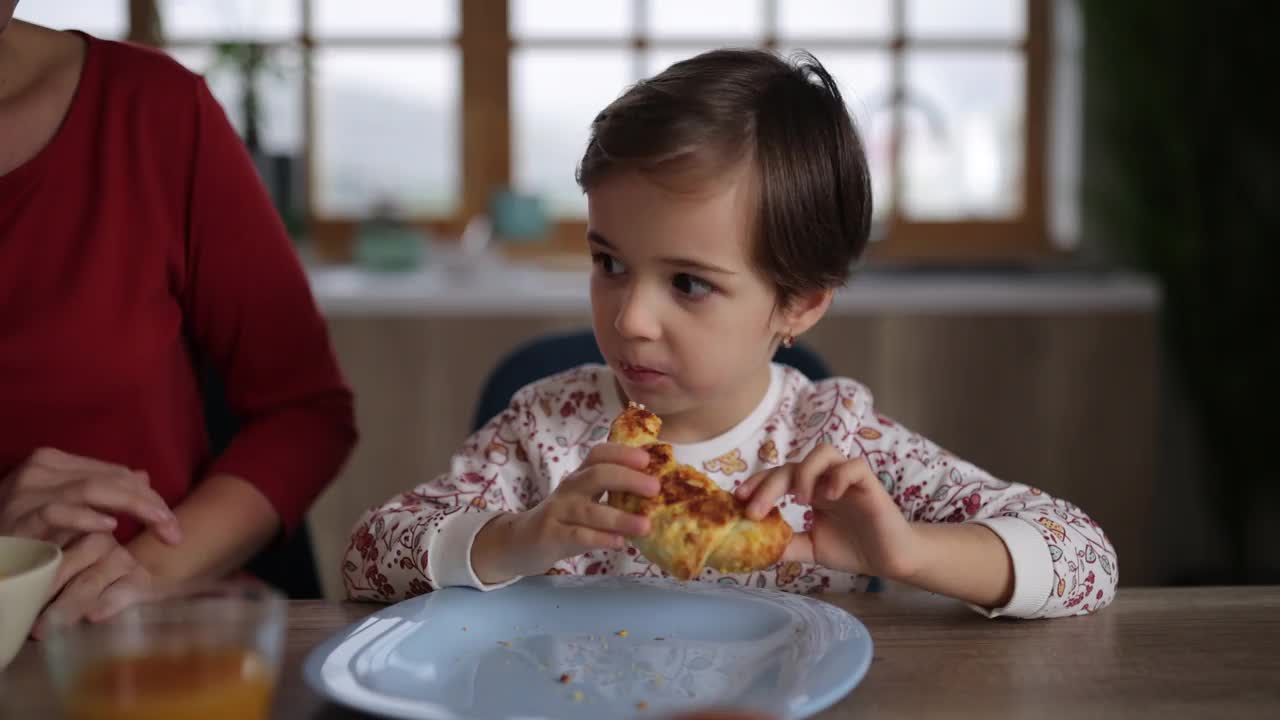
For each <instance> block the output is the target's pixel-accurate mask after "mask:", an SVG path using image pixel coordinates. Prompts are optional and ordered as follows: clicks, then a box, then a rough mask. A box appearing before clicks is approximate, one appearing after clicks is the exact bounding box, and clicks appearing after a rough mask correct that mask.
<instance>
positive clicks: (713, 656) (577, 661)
mask: <svg viewBox="0 0 1280 720" xmlns="http://www.w3.org/2000/svg"><path fill="white" fill-rule="evenodd" d="M624 631H625V634H624ZM871 655H872V643H871V637H870V635H869V634H868V633H867V629H866V627H864V626H863V625H862V623H860V622H858V621H857V620H856V619H855V618H854V617H853V616H852V615H850V614H848V613H847V612H845V611H843V610H841V609H839V608H837V607H835V606H833V605H830V604H828V603H824V602H821V601H818V600H814V599H812V598H807V597H802V596H798V595H792V594H788V593H782V592H777V591H771V590H758V589H751V588H743V587H739V586H737V585H718V584H710V583H701V582H691V583H679V582H676V581H673V580H666V579H661V580H659V579H634V578H617V577H607V576H593V577H567V576H559V577H535V578H527V579H525V580H522V581H520V582H518V583H515V584H514V585H511V586H509V587H507V588H504V589H502V590H496V591H491V592H487V593H482V592H479V591H475V590H469V589H462V588H449V589H446V590H442V591H438V592H434V593H430V594H427V595H423V596H421V597H416V598H413V599H411V600H406V601H404V602H401V603H398V604H396V605H393V606H390V607H387V608H385V609H383V610H380V611H379V612H377V613H374V614H373V615H371V616H369V617H368V618H366V619H365V620H364V621H362V622H359V623H355V624H353V625H351V626H350V627H348V628H345V629H344V630H342V631H341V632H339V633H337V634H335V635H334V636H333V637H331V638H329V639H328V640H326V641H325V642H324V643H322V644H321V645H320V646H319V647H317V648H316V649H315V650H313V651H312V652H311V654H310V655H309V656H308V658H307V662H306V666H305V668H304V672H305V673H306V678H307V681H308V682H309V683H310V684H311V686H312V687H313V688H315V690H316V691H317V692H320V693H321V694H323V695H325V696H326V697H328V698H330V699H332V700H334V701H336V702H339V703H341V704H343V705H347V706H349V707H352V708H356V709H358V710H363V711H365V712H371V713H375V714H379V715H385V716H389V717H396V718H426V719H429V720H515V719H517V718H520V719H531V718H556V719H558V720H576V719H578V718H582V719H584V720H585V719H586V718H593V719H594V718H612V717H662V716H663V715H666V714H670V713H672V712H676V711H688V710H693V709H697V708H708V707H715V708H726V709H729V708H738V709H744V710H752V711H755V712H764V713H770V714H774V715H776V716H779V717H784V718H804V717H808V716H810V715H813V714H814V713H817V712H819V711H821V710H823V709H825V708H826V707H828V706H830V705H831V704H833V703H835V702H836V701H837V700H839V699H840V698H842V697H844V696H845V695H846V694H847V693H849V691H851V690H852V689H853V688H854V686H856V685H857V684H858V682H859V681H861V680H862V677H863V676H864V675H865V674H866V672H867V668H868V666H869V665H870V664H871ZM564 675H567V676H568V680H569V681H568V682H567V683H562V682H561V678H562V676H564Z"/></svg>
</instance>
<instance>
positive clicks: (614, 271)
mask: <svg viewBox="0 0 1280 720" xmlns="http://www.w3.org/2000/svg"><path fill="white" fill-rule="evenodd" d="M591 259H592V261H594V262H595V264H596V265H599V266H600V270H602V271H603V272H604V274H605V275H621V274H622V273H624V272H626V270H627V266H626V265H623V264H622V261H621V260H619V259H618V258H616V257H614V256H612V255H610V254H608V253H602V252H598V253H592V254H591Z"/></svg>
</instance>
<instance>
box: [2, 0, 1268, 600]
mask: <svg viewBox="0 0 1280 720" xmlns="http://www.w3.org/2000/svg"><path fill="white" fill-rule="evenodd" d="M1276 7H1277V6H1276V5H1274V4H1272V3H1266V2H1256V3H1247V2H1239V1H1237V2H1223V3H1217V4H1213V3H1205V2H1196V1H1195V0H1173V1H1170V2H1154V1H1138V2H1107V1H1105V0H510V1H509V2H508V1H507V0H465V1H464V0H367V1H364V2H350V1H348V0H256V1H255V0H24V1H23V2H22V3H20V4H19V5H18V8H17V13H16V16H17V17H18V18H22V19H27V20H31V21H33V22H38V23H42V24H45V25H50V26H53V27H59V28H78V29H82V30H85V31H87V32H90V33H92V34H94V35H97V36H99V37H104V38H112V39H127V40H130V41H133V42H137V43H143V44H147V45H152V46H155V47H158V48H161V49H163V50H164V51H166V52H168V53H170V54H171V55H172V56H173V57H174V58H175V59H177V60H178V61H179V62H181V63H183V64H184V65H186V66H187V67H189V68H191V69H192V70H194V71H196V72H199V73H202V74H204V75H205V77H206V78H207V80H208V82H209V84H210V86H211V87H212V88H213V90H214V93H215V95H216V96H217V97H218V99H219V100H220V101H221V102H222V104H223V106H224V107H225V109H226V111H227V113H228V115H229V116H230V117H231V119H232V121H233V122H234V124H235V126H236V128H237V129H238V130H239V131H240V132H241V134H242V136H243V138H244V141H245V143H246V146H247V148H248V150H249V151H250V153H251V154H252V155H253V157H254V159H255V161H256V162H257V165H258V167H259V170H260V172H261V174H262V177H263V180H264V183H265V184H266V186H267V187H268V189H269V190H270V192H271V194H272V197H273V198H274V199H275V202H276V204H277V207H278V208H279V211H280V214H281V216H282V218H283V219H284V221H285V223H286V225H287V226H288V228H289V230H290V232H291V233H292V234H293V236H294V237H295V240H296V243H297V247H298V251H299V253H300V254H301V256H302V257H303V259H304V260H305V262H306V263H307V265H308V268H309V271H310V273H311V277H312V281H313V287H314V289H315V292H316V297H317V299H318V301H319V302H320V304H321V306H322V308H323V309H324V311H325V313H326V315H327V317H328V318H329V321H330V325H331V329H332V333H333V339H334V342H335V345H336V347H337V350H338V353H339V356H340V358H341V360H342V363H343V366H344V369H345V371H346V373H347V375H348V378H349V379H350V381H351V382H352V384H353V387H354V389H355V391H356V395H357V402H358V415H359V421H360V424H361V427H362V432H363V438H362V443H361V446H360V447H359V449H358V450H357V452H356V454H355V456H354V457H353V459H352V461H351V462H350V464H349V465H348V467H347V468H346V470H345V472H344V473H343V475H342V476H341V477H340V478H339V479H338V481H337V482H336V483H335V484H334V486H333V487H332V488H330V490H329V491H328V492H327V493H326V494H325V496H324V497H323V498H322V499H321V500H320V502H319V503H318V504H317V506H316V507H315V509H314V510H313V511H312V513H311V516H310V519H309V531H310V537H311V543H312V548H313V550H314V554H315V558H316V565H317V567H318V571H319V576H320V580H321V582H322V584H323V587H324V589H325V592H326V594H328V595H330V596H333V597H337V596H338V595H339V594H340V592H341V586H340V580H339V578H338V572H337V570H338V568H337V563H338V562H339V561H340V560H339V558H340V556H341V552H342V550H343V548H344V546H345V542H346V539H347V535H348V530H349V528H350V525H351V522H352V521H353V520H354V518H355V517H356V516H357V515H358V514H359V511H360V510H361V509H362V508H363V507H364V506H366V505H370V504H374V503H378V502H381V501H382V500H383V499H385V498H386V497H388V496H389V495H391V494H392V493H394V492H397V491H400V490H404V489H407V488H408V487H410V486H411V485H413V484H415V483H417V482H420V481H423V480H425V479H428V478H429V477H430V476H431V475H433V474H435V473H437V472H439V471H440V470H442V469H443V468H444V467H445V464H446V462H447V459H448V457H449V454H450V453H451V452H452V451H453V450H454V449H455V448H456V447H457V446H458V444H459V443H460V442H461V441H462V440H463V438H464V437H465V436H466V435H467V434H468V433H469V432H470V430H471V429H472V426H473V423H474V421H475V420H474V419H473V415H474V414H475V411H476V405H477V402H478V399H479V397H480V395H481V392H482V389H483V388H484V386H485V383H486V382H487V380H488V379H489V377H490V372H491V371H492V370H493V369H494V367H495V366H496V365H497V364H498V362H499V361H500V359H501V358H502V357H503V356H504V355H505V354H506V353H508V352H510V351H512V350H513V349H515V348H517V347H518V346H520V345H521V344H522V343H524V342H526V341H528V340H531V339H533V338H536V337H540V336H543V335H546V334H547V333H551V332H557V331H564V330H574V329H584V328H586V327H588V317H589V316H588V298H587V292H586V273H587V269H588V267H589V261H588V259H587V256H586V253H585V248H584V244H583V240H582V238H583V231H584V215H585V209H586V202H585V199H584V197H583V196H582V194H581V193H580V192H579V190H578V189H577V187H576V185H575V184H574V179H573V178H574V167H575V164H576V161H577V160H578V158H579V157H580V155H581V152H582V149H583V147H584V145H585V141H586V136H587V128H588V125H589V123H590V121H591V119H592V116H593V115H594V113H596V112H597V111H599V110H600V109H601V108H603V107H604V105H606V104H607V103H608V102H609V101H610V100H611V99H612V98H614V97H615V96H616V95H618V94H619V92H620V91H621V90H622V89H623V88H624V87H625V86H626V85H627V84H629V83H632V82H634V81H636V80H637V79H640V78H643V77H646V76H649V75H651V74H653V73H655V72H658V71H660V70H661V69H662V68H664V67H666V66H667V65H669V64H670V63H672V62H674V61H675V60H678V59H681V58H684V57H687V56H690V55H693V54H696V53H698V52H700V51H702V50H706V49H710V48H714V47H720V46H762V47H768V48H774V49H777V50H779V51H784V52H785V51H789V50H793V49H801V48H803V49H807V50H810V51H812V52H814V53H815V54H816V55H817V56H818V58H819V59H820V60H821V61H822V62H823V63H824V64H826V66H827V67H828V68H829V69H830V70H831V71H832V72H833V73H834V75H835V76H836V78H837V80H838V81H839V82H840V84H841V87H842V90H843V92H844V94H845V96H846V99H847V100H848V102H849V107H850V110H851V111H852V112H853V114H854V116H855V118H856V120H857V122H858V123H859V125H860V127H861V130H862V132H863V134H864V137H865V141H866V145H867V151H868V153H869V155H870V160H871V164H872V169H873V175H874V184H875V192H876V223H875V230H874V235H875V241H874V243H873V246H872V250H871V252H870V255H869V257H868V258H867V260H866V261H865V262H864V263H862V264H861V265H860V267H859V268H858V269H857V272H856V274H855V279H854V281H853V283H852V284H851V285H850V287H849V288H848V289H847V290H845V291H843V292H842V293H840V295H839V296H838V299H837V301H836V302H835V304H834V307H833V310H832V312H831V314H830V315H829V316H828V318H827V319H826V320H824V322H823V323H822V324H821V325H820V326H819V327H818V328H817V329H816V330H815V331H814V332H812V333H810V334H809V335H807V336H806V337H804V338H802V342H804V343H805V344H807V345H808V346H809V347H810V348H812V349H814V350H816V351H817V352H818V353H819V354H821V356H822V357H823V359H824V360H826V362H827V363H828V364H829V365H830V366H831V368H832V369H833V370H834V371H835V372H836V373H839V374H842V375H848V376H852V377H855V378H858V379H860V380H862V381H863V382H865V383H867V384H868V385H869V386H870V387H871V388H872V390H873V391H875V393H876V397H877V402H878V404H879V406H880V407H881V409H882V410H884V411H885V412H887V413H888V414H890V415H891V416H894V417H896V418H897V419H898V420H900V421H902V422H904V423H906V424H907V425H908V426H911V427H913V428H914V429H916V430H919V431H921V432H922V433H924V434H926V435H928V436H930V437H931V438H933V439H935V440H936V441H938V442H939V443H941V444H942V445H944V446H946V447H947V448H948V449H950V450H952V451H953V452H955V453H957V454H959V455H961V456H964V457H966V458H968V459H970V460H973V461H974V462H976V463H978V464H979V465H982V466H984V467H986V468H987V469H989V470H991V471H993V472H994V473H996V474H997V475H999V476H1002V477H1005V478H1008V479H1013V480H1018V481H1022V482H1027V483H1030V484H1033V485H1039V486H1041V487H1043V488H1045V489H1046V490H1048V491H1050V492H1052V493H1054V494H1057V495H1061V496H1066V497H1069V498H1071V499H1072V500H1074V501H1076V502H1078V503H1079V504H1080V505H1082V506H1083V507H1085V508H1086V509H1087V510H1088V511H1089V512H1090V513H1091V514H1092V515H1093V516H1094V518H1095V519H1097V520H1098V521H1099V522H1100V523H1102V525H1103V526H1104V527H1105V528H1106V529H1107V530H1108V534H1109V535H1110V537H1111V538H1112V540H1113V541H1114V542H1115V544H1116V546H1117V548H1118V551H1119V553H1120V561H1121V562H1120V565H1121V582H1122V583H1124V584H1127V585H1152V584H1218V583H1246V582H1247V583H1258V582H1280V510H1278V509H1280V482H1278V480H1280V477H1278V476H1280V471H1278V470H1277V466H1278V465H1280V459H1277V456H1276V451H1275V447H1276V446H1275V445H1274V444H1273V443H1274V442H1275V440H1274V439H1273V437H1272V433H1273V431H1275V430H1276V429H1278V428H1280V422H1277V420H1276V416H1277V414H1278V413H1280V393H1277V387H1278V386H1280V380H1278V379H1277V371H1278V370H1280V347H1278V345H1280V344H1278V342H1277V339H1276V338H1277V328H1276V327H1275V321H1276V320H1277V319H1280V315H1278V314H1277V312H1276V311H1277V308H1280V302H1278V298H1277V292H1276V290H1275V286H1276V283H1275V282H1273V281H1272V279H1271V275H1272V272H1273V270H1274V268H1275V267H1276V265H1275V260H1276V259H1277V253H1276V251H1275V247H1276V244H1277V243H1278V242H1280V232H1277V230H1278V229H1280V228H1278V223H1277V205H1278V203H1277V200H1280V152H1278V142H1277V138H1278V137H1280V133H1278V132H1277V129H1276V128H1277V126H1276V123H1275V121H1274V113H1271V112H1269V111H1268V110H1267V108H1268V107H1269V103H1268V101H1267V97H1268V96H1269V95H1270V94H1271V91H1268V90H1266V88H1268V87H1273V86H1274V83H1273V82H1272V81H1271V80H1270V79H1265V80H1253V79H1251V78H1252V77H1254V76H1255V74H1256V73H1259V72H1264V69H1265V68H1268V67H1269V68H1272V69H1274V68H1276V67H1280V62H1277V60H1278V58H1276V55H1277V51H1276V50H1275V49H1273V48H1274V47H1275V43H1273V42H1272V38H1271V37H1270V36H1271V35H1272V34H1273V33H1274V28H1276V27H1278V26H1280V24H1277V22H1276V21H1277V19H1278V18H1277V17H1276V15H1277V11H1276V9H1275V8H1276ZM144 200H145V199H144Z"/></svg>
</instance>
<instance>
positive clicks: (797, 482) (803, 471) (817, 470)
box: [791, 444, 846, 505]
mask: <svg viewBox="0 0 1280 720" xmlns="http://www.w3.org/2000/svg"><path fill="white" fill-rule="evenodd" d="M845 461H846V458H845V456H844V453H842V452H840V451H839V450H838V449H836V448H835V447H833V446H831V445H826V444H822V445H819V446H817V447H816V448H814V449H813V451H812V452H810V453H809V454H808V456H806V457H805V459H804V460H802V461H800V464H799V465H798V466H797V467H796V471H795V476H794V479H793V480H792V483H791V492H792V494H794V495H795V496H796V502H798V503H800V504H801V505H812V504H813V488H814V485H816V484H817V483H818V480H819V478H821V477H822V476H823V475H824V474H826V472H827V471H828V470H830V469H831V468H833V467H837V466H838V465H839V464H841V463H844V462H845Z"/></svg>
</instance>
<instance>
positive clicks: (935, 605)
mask: <svg viewBox="0 0 1280 720" xmlns="http://www.w3.org/2000/svg"><path fill="white" fill-rule="evenodd" d="M827 599H828V600H829V601H831V602H833V603H834V604H836V605H838V606H840V607H842V608H845V609H846V610H848V611H850V612H852V613H853V614H854V615H856V616H857V617H858V618H859V619H860V620H862V622H863V623H864V624H866V626H867V627H868V628H869V629H870V630H871V636H872V638H873V640H874V641H875V644H876V651H875V660H874V661H873V662H872V665H871V670H870V671H869V672H868V674H867V677H866V678H865V679H864V680H863V682H862V684H861V685H859V686H858V687H857V688H856V689H855V690H854V691H853V693H851V694H850V695H849V696H847V697H846V698H844V699H843V700H842V701H841V702H839V703H838V704H836V705H835V706H834V707H832V708H831V709H829V710H827V711H826V712H825V713H823V714H821V715H819V716H818V717H819V718H824V719H842V720H843V719H846V718H849V719H851V718H859V719H862V718H920V717H943V716H945V717H948V718H967V717H974V718H992V717H1011V718H1045V719H1048V718H1065V717H1087V718H1098V717H1116V718H1140V717H1151V718H1157V717H1158V718H1186V717H1229V718H1245V717H1259V718H1260V717H1267V718H1280V587H1269V588H1220V589H1126V590H1122V591H1121V593H1120V596H1119V598H1118V599H1117V601H1116V602H1115V604H1113V605H1112V606H1111V607H1109V608H1107V609H1106V610H1103V611H1102V612H1101V613H1099V614H1097V615H1094V616H1091V617H1082V618H1066V619H1061V620H1049V621H1030V622H1018V621H1004V620H999V621H991V620H986V619H984V618H981V617H979V616H978V615H976V614H975V613H973V612H972V611H970V610H969V609H967V608H966V607H964V606H962V605H960V604H959V603H956V602H953V601H950V600H946V599H943V598H939V597H936V596H932V595H925V594H922V593H879V594H864V595H834V596H830V597H829V598H827ZM377 609H378V606H376V605H361V604H354V603H343V604H338V603H326V602H295V603H293V605H292V606H291V608H290V616H289V636H288V645H287V655H286V660H285V666H286V667H285V675H284V681H283V684H282V686H281V688H280V693H279V696H278V697H277V699H276V706H275V714H274V716H275V717H277V718H286V719H290V720H292V719H294V718H308V719H312V720H314V719H320V718H324V719H337V718H358V717H364V716H362V715H360V714H358V713H353V712H350V711H348V710H346V709H344V708H341V707H338V706H336V705H333V704H330V703H328V702H326V701H324V700H323V699H321V698H320V697H318V696H317V695H316V694H315V693H313V692H311V690H310V689H308V688H307V686H306V684H305V682H304V681H303V679H302V676H301V671H300V667H301V664H302V662H303V659H304V658H305V657H306V655H307V653H308V652H309V651H310V650H311V649H312V648H313V647H315V646H316V645H317V644H318V643H319V642H320V641H321V640H323V639H325V638H326V637H328V636H329V635H330V634H331V633H333V632H334V631H335V630H337V629H339V628H340V627H342V626H343V625H345V624H347V623H350V622H354V621H356V620H359V619H360V618H363V617H364V616H366V615H368V614H369V613H371V612H373V611H375V610H377ZM0 692H2V693H3V695H2V696H0V717H3V718H10V717H12V718H48V717H54V716H55V713H56V706H55V704H54V701H53V697H52V695H51V691H50V689H49V685H48V681H47V678H46V677H45V673H44V666H43V663H42V660H41V657H40V652H39V648H38V647H36V645H35V644H34V643H28V645H27V646H26V647H24V648H23V649H22V651H21V652H20V653H19V655H18V657H17V658H16V659H15V661H14V664H13V665H12V666H10V667H9V668H8V669H7V670H5V671H3V673H0Z"/></svg>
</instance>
